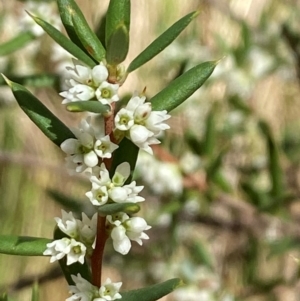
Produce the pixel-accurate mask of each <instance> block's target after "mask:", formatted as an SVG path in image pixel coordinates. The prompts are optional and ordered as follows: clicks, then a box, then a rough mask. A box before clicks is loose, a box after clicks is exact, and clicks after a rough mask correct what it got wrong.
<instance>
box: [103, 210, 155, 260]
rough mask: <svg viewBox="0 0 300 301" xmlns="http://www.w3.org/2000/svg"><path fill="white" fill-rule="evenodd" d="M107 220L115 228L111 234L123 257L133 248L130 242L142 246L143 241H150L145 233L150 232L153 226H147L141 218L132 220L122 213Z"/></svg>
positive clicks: (115, 246)
mask: <svg viewBox="0 0 300 301" xmlns="http://www.w3.org/2000/svg"><path fill="white" fill-rule="evenodd" d="M106 220H107V222H108V223H109V224H110V226H111V227H113V228H112V230H111V233H110V236H111V238H112V240H113V247H114V249H115V250H116V251H117V252H119V253H121V254H122V255H126V254H128V252H129V250H130V248H131V242H130V240H133V241H136V242H137V243H138V244H139V245H142V244H143V241H142V239H149V236H148V235H147V234H146V233H145V232H144V231H146V230H149V229H150V228H151V226H149V225H147V223H146V221H145V220H144V219H143V218H141V217H132V218H130V217H129V216H128V215H127V214H125V213H122V212H120V213H118V214H115V215H108V216H107V217H106Z"/></svg>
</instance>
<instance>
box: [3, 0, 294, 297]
mask: <svg viewBox="0 0 300 301" xmlns="http://www.w3.org/2000/svg"><path fill="white" fill-rule="evenodd" d="M40 2H41V1H35V5H36V6H38V5H40V4H39V3H40ZM48 3H49V5H50V7H51V6H52V4H53V13H55V3H54V2H52V1H48ZM77 3H78V4H79V6H80V7H81V8H82V10H83V11H84V14H85V16H87V17H88V21H89V22H90V24H91V25H93V26H94V28H95V29H96V28H97V27H99V26H100V25H99V24H101V18H102V16H103V14H104V12H105V10H106V6H107V4H108V3H107V4H103V3H102V4H101V5H99V1H92V0H90V1H83V0H82V1H77ZM174 3H175V4H174ZM198 7H200V9H201V13H200V15H199V16H198V18H196V19H195V20H194V21H193V23H191V25H190V26H189V27H188V28H187V29H186V31H185V32H184V33H183V34H181V35H180V37H179V39H178V41H176V42H175V43H174V44H172V45H171V46H169V48H167V49H166V50H165V51H164V52H163V53H162V54H161V55H160V56H158V57H157V58H155V59H154V60H152V61H151V62H149V63H148V64H147V65H145V66H143V67H142V68H140V70H138V71H137V72H135V73H133V74H130V76H129V78H128V79H127V82H126V85H125V86H124V87H123V88H122V90H121V93H123V95H126V93H127V92H132V90H135V89H136V90H138V91H141V90H143V89H144V87H145V86H146V87H147V92H146V93H147V96H148V97H152V96H153V95H155V94H156V93H157V92H158V91H159V90H160V89H161V88H163V87H164V86H165V85H166V84H167V83H168V82H170V81H171V80H172V79H174V78H176V77H177V76H178V75H180V74H181V72H183V71H185V70H187V69H188V68H190V66H192V65H195V63H199V62H201V61H204V60H213V59H216V58H222V57H223V59H222V60H221V62H220V63H219V65H218V67H217V68H216V70H215V71H214V73H213V76H212V77H211V78H210V79H209V80H208V81H207V82H206V83H205V85H204V86H203V87H202V88H201V89H200V90H199V91H198V92H196V93H195V94H194V95H193V96H192V97H191V98H190V100H188V101H187V102H186V103H185V104H184V105H182V106H181V107H179V108H177V109H176V110H175V111H174V112H175V116H174V114H173V118H172V120H171V121H170V124H171V127H172V130H171V131H169V133H167V135H166V136H165V137H164V138H163V143H162V144H161V145H160V146H159V147H157V148H156V149H155V154H156V161H153V159H152V158H149V157H147V156H146V155H145V154H141V156H140V158H139V164H140V168H139V169H138V170H137V172H136V178H137V179H138V181H140V182H142V181H143V182H145V186H146V185H147V186H146V187H147V189H145V190H146V191H145V192H144V197H146V198H147V199H148V200H149V201H148V202H147V203H146V205H145V206H143V214H144V215H145V216H146V217H147V220H148V221H149V224H150V225H152V227H153V228H152V229H151V231H149V232H150V233H149V236H150V238H151V239H150V240H149V241H148V242H146V244H145V248H143V249H142V248H140V247H138V246H135V248H134V250H133V251H134V252H133V253H132V254H131V255H127V256H126V257H125V258H124V257H122V256H121V255H117V254H113V255H110V254H111V253H110V252H109V250H107V252H106V254H107V258H106V259H105V262H106V266H105V271H107V273H109V275H110V276H111V277H112V278H114V279H122V281H123V286H124V289H129V288H131V287H133V286H134V287H139V286H143V285H145V284H149V285H150V284H153V283H155V282H161V281H164V280H166V279H168V278H173V277H180V278H181V279H182V280H183V281H184V282H185V283H186V284H187V285H186V286H185V287H182V288H181V289H179V290H177V291H176V292H174V293H173V294H171V295H170V296H168V297H167V298H168V300H175V301H177V300H180V301H184V300H189V301H191V300H197V301H198V300H203V301H206V300H208V301H210V300H226V301H229V300H243V301H244V300H245V301H251V300H258V301H260V300H276V301H277V300H278V301H281V300H289V301H293V300H299V296H300V282H299V276H298V275H299V264H298V259H297V258H298V257H299V242H300V236H299V223H300V207H299V204H298V201H299V196H300V169H299V168H300V166H299V162H300V160H299V159H300V137H299V129H300V121H299V120H300V119H299V116H300V109H299V108H300V106H299V102H300V98H299V93H300V91H299V74H300V71H299V70H300V67H299V66H300V52H299V43H300V39H299V29H300V28H299V22H298V16H299V10H300V7H299V3H297V1H292V0H290V1H285V2H283V1H279V0H263V1H262V0H228V1H197V0H191V1H188V2H186V3H184V2H183V1H177V0H176V1H171V0H165V1H158V0H153V1H151V2H150V1H140V0H132V16H133V17H132V20H131V35H132V36H131V41H134V42H133V43H132V45H134V46H132V47H131V48H130V49H129V55H128V58H127V60H126V62H125V64H126V65H128V63H129V62H130V61H132V59H133V58H134V57H135V56H136V55H137V54H138V53H139V52H140V51H141V50H142V49H144V48H145V47H146V46H147V45H148V44H149V43H150V41H152V40H153V39H154V38H155V37H156V36H158V35H159V34H161V33H162V31H163V30H164V29H166V28H167V27H168V26H170V25H171V24H172V23H173V22H174V20H177V19H179V18H180V17H182V16H183V15H185V14H187V13H189V12H190V11H193V10H195V8H198ZM24 8H27V6H26V1H2V2H0V28H1V31H0V39H1V44H2V46H1V47H0V68H1V72H3V73H4V74H6V75H7V76H8V77H9V78H10V79H12V80H14V81H18V82H19V83H22V84H26V86H27V87H28V88H29V89H30V90H31V91H34V93H35V95H37V96H38V98H39V99H42V100H43V102H44V104H45V105H46V106H47V107H48V108H49V109H51V110H52V111H53V112H55V113H56V115H57V116H58V117H60V118H61V119H63V120H64V122H65V123H66V124H67V125H68V126H71V125H76V124H77V123H78V120H79V119H80V116H81V115H80V114H78V118H76V119H75V118H74V113H73V114H72V113H68V112H67V111H64V110H61V108H62V107H61V105H60V103H61V99H60V97H59V96H58V94H57V91H61V85H62V84H63V81H62V78H63V71H62V70H63V64H62V62H64V61H65V55H64V54H63V53H61V52H58V50H57V49H56V48H53V44H52V42H51V40H50V39H49V38H48V37H47V36H46V35H41V36H39V38H37V39H36V38H34V37H33V36H32V35H31V34H30V33H28V32H27V33H26V34H25V33H24V28H25V27H24V23H20V19H21V20H22V19H23V16H24ZM28 10H29V11H31V10H30V8H28ZM48 13H50V8H47V10H44V11H43V15H42V16H43V18H44V19H47V20H48V21H49V22H50V23H51V20H50V19H49V18H47V14H48ZM54 16H55V15H54ZM54 20H55V18H54ZM52 23H53V22H52ZM145 33H147V34H145ZM19 35H20V36H22V37H23V39H22V40H20V36H19ZM16 36H18V37H19V38H18V39H17V41H18V43H21V42H22V43H24V45H25V44H26V46H25V48H23V47H22V48H21V49H20V50H18V51H15V52H13V53H11V48H9V47H12V46H11V44H9V45H7V44H6V45H5V44H3V43H5V42H7V41H9V40H10V39H11V38H14V37H16ZM20 41H21V42H20ZM4 46H5V47H4ZM7 49H8V50H7ZM1 84H3V83H2V82H1ZM0 89H1V93H0V106H1V108H0V124H1V125H0V162H1V163H0V195H1V198H0V208H1V209H0V220H1V227H0V234H16V235H30V236H46V237H49V238H50V237H52V231H53V216H58V215H59V214H60V213H59V211H60V205H57V201H60V202H63V203H64V205H65V208H68V203H67V199H66V198H65V196H64V195H65V194H66V195H70V196H71V197H73V198H78V197H77V196H78V195H80V196H81V195H83V193H84V192H85V191H86V189H87V187H88V186H87V185H88V184H87V183H86V182H85V181H84V180H83V179H82V178H80V177H70V176H69V175H68V174H67V173H66V170H65V168H64V166H63V164H62V162H63V156H62V155H61V153H60V150H59V149H58V148H57V147H55V146H54V145H52V143H51V142H50V141H48V139H47V138H46V137H44V135H43V134H42V133H40V131H39V130H38V129H37V128H36V126H35V125H34V124H33V123H32V122H31V121H30V120H29V119H28V117H27V116H26V115H25V114H24V113H23V112H22V111H21V110H20V109H19V108H18V106H17V104H16V102H15V101H14V100H13V97H12V95H11V92H9V91H8V89H7V87H4V86H3V87H2V86H1V87H0ZM145 170H146V171H147V172H145ZM154 179H156V180H157V179H159V181H156V182H154ZM166 180H167V181H166ZM54 200H56V202H54ZM78 201H79V202H80V206H84V205H86V204H87V202H86V200H81V199H79V200H78ZM79 211H80V210H79ZM142 250H143V251H142ZM48 261H49V259H48V258H32V259H31V258H25V257H12V256H6V255H2V256H0V275H1V276H0V292H2V290H3V291H4V290H8V292H9V293H10V295H11V297H12V298H13V300H28V299H29V298H30V294H31V286H32V283H33V282H34V280H36V279H39V283H40V292H39V294H40V299H41V300H42V299H43V300H51V299H52V298H53V292H55V294H56V299H62V300H63V298H66V297H67V291H66V289H65V283H62V281H61V280H62V278H60V271H59V269H57V268H53V267H52V265H51V267H50V265H49V263H48ZM105 271H104V276H103V277H106V275H105ZM112 275H115V276H112ZM16 279H19V280H17V281H16Z"/></svg>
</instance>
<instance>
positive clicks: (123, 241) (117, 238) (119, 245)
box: [110, 225, 131, 255]
mask: <svg viewBox="0 0 300 301" xmlns="http://www.w3.org/2000/svg"><path fill="white" fill-rule="evenodd" d="M110 236H111V238H112V240H113V247H114V249H115V250H116V251H117V252H118V253H120V254H122V255H126V254H128V252H129V251H130V249H131V242H130V239H129V238H128V236H127V235H126V229H125V227H124V226H122V225H120V226H117V227H114V228H113V229H112V231H111V234H110Z"/></svg>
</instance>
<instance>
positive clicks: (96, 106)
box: [66, 100, 110, 114]
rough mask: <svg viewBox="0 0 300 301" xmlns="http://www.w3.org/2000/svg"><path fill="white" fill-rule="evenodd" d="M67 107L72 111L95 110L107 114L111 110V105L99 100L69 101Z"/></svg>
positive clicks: (94, 111)
mask: <svg viewBox="0 0 300 301" xmlns="http://www.w3.org/2000/svg"><path fill="white" fill-rule="evenodd" d="M66 108H67V110H68V111H70V112H93V113H98V114H107V113H108V112H110V106H109V105H103V104H102V103H101V102H99V101H93V100H91V101H74V102H71V103H68V104H67V105H66Z"/></svg>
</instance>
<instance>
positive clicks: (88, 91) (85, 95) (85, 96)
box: [59, 84, 95, 104]
mask: <svg viewBox="0 0 300 301" xmlns="http://www.w3.org/2000/svg"><path fill="white" fill-rule="evenodd" d="M59 95H60V96H62V97H64V100H63V102H62V104H66V103H69V102H73V101H85V100H90V99H92V98H93V97H94V96H95V91H94V89H93V88H91V87H89V86H87V85H82V84H78V85H75V86H74V87H71V88H70V89H69V90H68V91H64V92H61V93H59Z"/></svg>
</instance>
